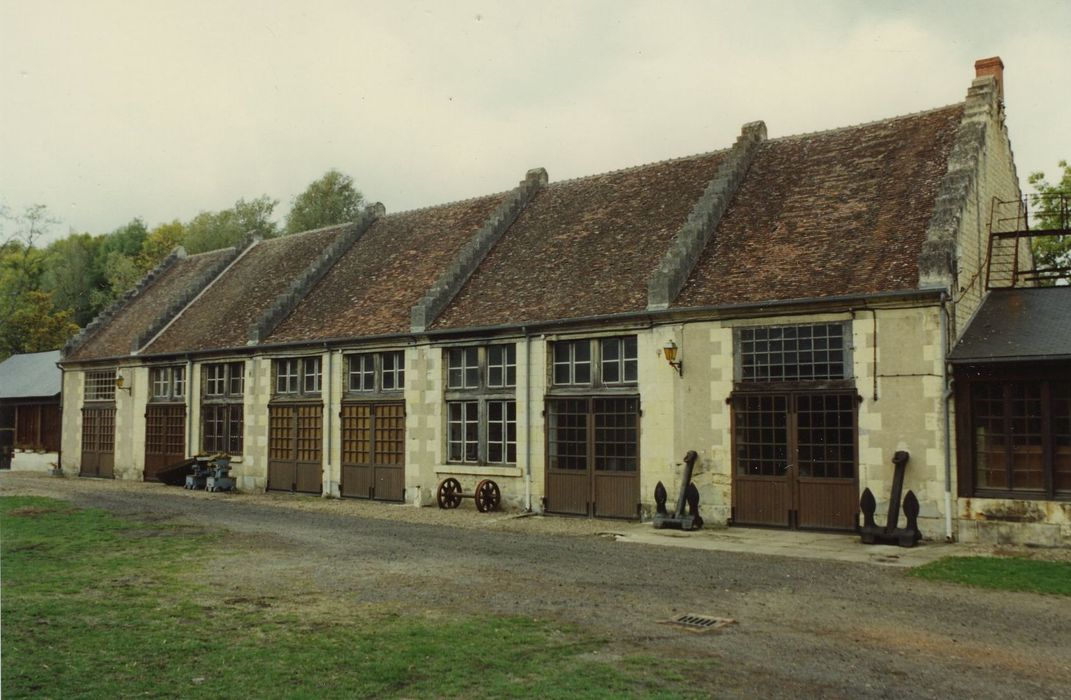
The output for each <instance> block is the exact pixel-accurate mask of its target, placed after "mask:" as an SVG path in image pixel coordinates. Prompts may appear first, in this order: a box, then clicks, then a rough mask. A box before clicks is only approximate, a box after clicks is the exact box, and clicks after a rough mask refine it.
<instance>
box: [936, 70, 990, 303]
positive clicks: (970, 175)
mask: <svg viewBox="0 0 1071 700" xmlns="http://www.w3.org/2000/svg"><path fill="white" fill-rule="evenodd" d="M997 87H998V86H997V80H996V78H994V77H992V76H985V77H982V78H976V79H975V80H974V81H973V82H972V83H971V87H970V89H968V90H967V100H966V102H965V103H964V110H963V118H962V119H961V120H960V125H959V129H958V130H957V133H956V141H955V143H954V144H953V146H952V152H951V154H949V157H948V170H947V172H946V173H945V175H944V177H943V178H942V179H941V184H940V186H939V188H938V190H937V197H936V199H935V201H934V207H933V215H932V216H931V218H930V223H929V225H928V226H927V227H926V239H925V240H924V241H923V244H922V251H921V253H920V254H919V261H918V266H919V288H929V287H935V288H936V287H944V288H946V289H951V287H952V283H953V279H954V277H955V274H956V234H957V233H958V231H959V225H960V221H961V220H962V218H963V215H964V213H965V212H966V209H967V205H968V203H969V202H970V195H971V192H972V191H974V189H975V187H976V185H977V180H978V175H979V166H980V162H981V159H982V155H983V153H984V151H985V142H986V130H987V129H988V127H989V122H990V120H991V119H993V118H994V117H995V116H996V115H997V114H998V113H999V111H1000V109H1001V105H1000V99H999V96H998V90H997Z"/></svg>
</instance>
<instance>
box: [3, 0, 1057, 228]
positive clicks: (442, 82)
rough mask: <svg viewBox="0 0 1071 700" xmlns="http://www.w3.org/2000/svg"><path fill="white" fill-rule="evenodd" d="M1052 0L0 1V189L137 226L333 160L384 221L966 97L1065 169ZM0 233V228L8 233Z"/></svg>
mask: <svg viewBox="0 0 1071 700" xmlns="http://www.w3.org/2000/svg"><path fill="white" fill-rule="evenodd" d="M1069 36H1071V2H1067V1H1066V0H1053V1H1051V2H1043V1H1037V0H1035V1H1032V2H1007V0H1001V1H999V2H978V1H974V2H963V3H955V2H893V1H891V0H883V1H882V2H880V3H879V2H865V3H863V2H816V1H814V0H807V1H806V2H789V1H788V0H785V1H784V2H768V3H752V2H740V1H739V0H737V1H734V2H670V1H666V0H663V1H660V2H654V1H648V2H624V1H623V0H610V1H607V2H581V1H577V2H564V3H559V2H553V1H549V0H540V1H538V2H457V1H454V0H450V1H440V2H427V3H417V2H401V1H393V2H355V1H348V2H347V1H341V0H339V1H335V0H322V1H313V2H296V1H295V2H272V1H270V0H254V1H244V0H238V1H230V2H219V1H216V0H212V1H209V2H198V1H191V0H182V1H179V0H173V1H170V2H153V1H146V0H138V1H137V2H135V1H133V0H129V1H123V2H107V1H104V0H78V1H75V2H50V1H47V0H29V1H23V0H0V203H2V204H3V205H5V206H6V207H8V209H9V210H10V211H11V212H14V213H17V212H19V211H22V210H23V208H24V207H26V206H27V205H30V204H36V203H40V204H45V205H47V206H48V207H49V209H50V210H51V211H52V212H53V214H54V215H55V216H57V217H58V218H60V219H61V220H62V222H63V223H62V224H61V225H60V226H58V227H57V229H56V234H57V235H65V234H66V233H67V232H68V231H69V230H76V231H89V232H92V233H104V232H107V231H111V230H113V229H115V228H116V227H118V226H121V225H123V224H124V223H126V222H128V221H129V220H130V219H131V218H133V217H135V216H140V217H142V218H143V219H144V220H145V221H146V223H147V224H148V225H149V226H150V227H151V226H155V225H157V224H159V223H163V222H166V221H170V220H172V219H175V218H178V219H181V220H184V221H185V220H188V219H190V218H191V217H192V216H194V215H195V214H197V213H198V212H199V211H201V210H218V209H224V208H227V207H230V206H231V205H233V204H234V202H235V201H236V200H237V199H238V198H240V197H245V198H253V197H257V196H260V195H262V194H268V195H270V196H271V197H273V198H276V199H278V200H280V204H279V206H278V207H277V209H276V213H277V214H278V217H279V219H280V220H282V218H283V217H284V216H285V214H286V212H287V210H288V209H289V204H290V201H291V199H292V198H293V197H294V196H295V195H296V194H298V193H299V192H301V191H302V190H304V189H305V187H306V186H307V185H308V184H309V183H310V182H312V181H313V180H315V179H317V178H318V177H320V176H321V175H322V174H323V173H324V172H325V171H326V170H327V169H329V168H338V169H339V170H341V171H343V172H345V173H347V174H349V175H351V176H352V177H353V178H354V180H355V182H356V184H357V186H358V188H359V189H361V191H362V192H363V193H364V194H365V196H366V198H368V199H369V200H371V201H381V202H383V203H384V204H385V205H386V207H387V211H388V212H396V211H401V210H405V209H411V208H416V207H423V206H428V205H432V204H439V203H443V202H448V201H453V200H457V199H463V198H467V197H472V196H475V195H480V194H485V193H490V192H498V191H502V190H505V189H508V188H510V187H513V186H514V185H515V184H516V182H518V181H519V180H520V179H521V178H522V177H523V176H524V173H525V171H526V170H527V169H529V168H532V167H537V166H542V167H545V168H546V169H547V171H548V173H549V174H550V178H551V180H552V181H554V180H561V179H566V178H570V177H577V176H580V175H588V174H593V173H598V172H603V171H606V170H613V169H617V168H621V167H627V166H630V165H637V164H640V163H645V162H650V161H655V160H662V159H666V158H673V157H678V156H684V155H688V154H692V153H699V152H705V151H710V150H715V149H719V148H724V147H727V146H729V145H731V144H732V142H733V140H734V139H735V138H736V136H737V134H738V133H739V131H740V126H741V125H742V124H743V123H745V122H748V121H751V120H755V119H762V120H764V121H765V122H766V125H767V127H768V129H769V134H770V136H771V137H777V136H784V135H790V134H796V133H801V132H807V131H815V130H823V129H830V128H835V127H840V126H847V125H850V124H855V123H859V122H865V121H870V120H874V119H880V118H884V117H890V116H894V115H898V114H905V113H909V112H915V111H919V110H924V109H929V108H932V107H938V106H942V105H946V104H950V103H953V102H958V101H960V100H962V99H963V97H964V95H965V94H966V91H967V88H968V87H969V85H970V81H971V79H972V78H973V77H974V67H973V66H974V61H975V59H978V58H984V57H987V56H993V55H999V56H1001V57H1002V58H1003V60H1004V64H1005V77H1006V88H1005V97H1006V102H1007V113H1008V128H1009V130H1010V133H1011V139H1012V146H1013V148H1014V149H1015V158H1016V163H1017V166H1018V172H1019V178H1020V181H1021V182H1022V184H1023V186H1024V187H1025V186H1026V177H1027V175H1028V174H1029V173H1030V172H1032V171H1035V170H1044V171H1045V172H1046V173H1048V174H1049V176H1050V179H1055V175H1056V162H1057V161H1058V160H1059V159H1061V158H1068V159H1071V89H1068V82H1069V81H1071V77H1069V75H1071V73H1069V68H1071V41H1069V40H1068V37H1069ZM8 227H10V224H8Z"/></svg>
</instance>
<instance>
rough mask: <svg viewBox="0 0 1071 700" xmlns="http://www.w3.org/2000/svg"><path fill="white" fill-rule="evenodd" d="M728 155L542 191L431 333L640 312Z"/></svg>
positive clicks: (597, 177) (712, 155)
mask: <svg viewBox="0 0 1071 700" xmlns="http://www.w3.org/2000/svg"><path fill="white" fill-rule="evenodd" d="M725 153H726V152H725V151H719V152H716V153H707V154H703V155H697V156H691V157H688V158H681V159H677V160H672V161H664V162H660V163H653V164H650V165H644V166H639V167H635V168H629V169H627V170H619V171H615V172H611V173H605V174H602V175H593V176H590V177H585V178H579V179H576V180H566V181H563V182H556V183H551V184H549V185H547V186H545V187H544V188H543V189H541V190H540V191H539V192H538V193H537V194H536V195H535V196H534V197H533V198H532V200H531V202H530V203H529V204H528V206H527V207H526V208H525V209H524V210H523V211H522V212H521V214H520V216H518V217H517V220H516V222H514V224H513V226H511V227H510V229H509V230H508V231H506V233H505V234H504V235H503V236H502V239H501V240H500V241H499V242H498V244H497V245H496V246H495V247H494V248H493V249H492V250H491V252H490V253H489V254H488V255H487V257H486V258H485V259H484V261H483V262H482V263H481V264H480V266H479V267H478V268H477V270H476V272H475V273H474V274H473V275H472V277H471V278H470V279H469V281H468V283H467V284H466V285H465V286H464V287H463V288H462V290H461V292H460V293H459V294H458V295H457V297H455V298H454V301H453V303H451V304H450V305H449V306H448V307H447V308H446V309H445V311H444V312H443V313H442V315H441V316H440V317H439V319H438V320H437V321H436V322H435V323H434V324H433V326H432V328H464V327H480V326H494V325H500V324H520V323H525V322H532V321H544V320H552V319H568V318H577V317H584V316H595V315H601V314H610V313H617V312H625V311H641V310H643V309H644V308H646V305H647V280H648V278H649V277H650V275H651V273H652V271H653V270H654V269H655V268H656V267H657V266H658V263H659V261H660V260H661V258H662V256H663V255H664V253H665V251H666V249H667V246H668V245H669V242H670V240H671V239H672V237H673V235H674V234H675V233H676V232H677V230H678V229H679V228H680V227H681V225H682V224H683V223H684V221H685V220H686V219H687V217H688V215H689V213H690V212H691V211H692V208H693V207H694V205H695V202H696V200H697V199H698V198H699V196H700V195H701V194H702V193H703V190H704V188H706V186H707V184H708V183H709V182H710V180H711V179H712V178H713V177H714V174H715V172H716V171H717V168H718V165H719V163H720V162H721V160H722V159H723V158H724V157H725Z"/></svg>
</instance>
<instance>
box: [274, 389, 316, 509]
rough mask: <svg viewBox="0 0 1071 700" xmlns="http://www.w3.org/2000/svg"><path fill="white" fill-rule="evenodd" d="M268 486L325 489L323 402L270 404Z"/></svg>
mask: <svg viewBox="0 0 1071 700" xmlns="http://www.w3.org/2000/svg"><path fill="white" fill-rule="evenodd" d="M268 490H269V491H295V492H298V493H316V494H319V493H323V405H322V404H320V403H286V404H271V405H269V406H268Z"/></svg>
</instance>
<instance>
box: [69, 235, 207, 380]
mask: <svg viewBox="0 0 1071 700" xmlns="http://www.w3.org/2000/svg"><path fill="white" fill-rule="evenodd" d="M185 257H186V249H185V248H183V247H182V246H176V247H175V248H173V249H172V250H171V252H170V253H168V254H167V255H166V256H165V257H164V259H163V260H161V261H160V262H159V263H158V264H157V265H156V267H154V268H153V269H151V270H149V271H148V272H147V273H145V276H144V277H142V278H141V279H140V280H139V281H138V283H137V284H136V285H134V287H133V288H132V289H129V290H127V291H126V292H125V293H124V294H123V295H122V296H120V297H119V298H118V299H116V300H115V301H113V302H112V303H111V304H109V305H108V306H107V307H105V308H104V309H103V310H102V311H101V312H100V313H98V314H97V315H96V317H95V318H94V319H93V320H92V321H90V322H89V323H87V324H86V327H85V328H83V329H82V330H80V331H78V333H77V334H76V335H75V336H74V337H73V338H71V339H70V340H68V341H67V342H66V344H64V346H63V350H62V351H61V352H60V357H61V358H62V359H66V358H67V357H69V356H70V355H71V354H73V353H74V352H75V351H76V350H78V349H79V348H81V347H83V346H84V345H85V344H86V343H87V342H89V340H90V338H92V337H93V336H94V335H96V334H97V332H98V331H100V330H101V329H102V328H104V327H105V326H106V325H108V323H109V322H110V321H111V320H112V319H114V318H115V316H116V315H117V314H118V313H119V312H120V311H122V310H123V309H124V308H126V307H127V305H128V304H129V303H130V302H131V301H132V300H133V299H134V298H135V297H137V296H140V295H141V294H143V293H144V292H145V290H146V289H148V288H149V287H151V286H152V285H153V284H154V283H155V282H156V280H158V279H159V278H160V276H161V275H162V274H164V273H165V272H167V271H168V270H170V269H171V268H172V267H174V265H175V263H177V262H178V261H179V260H181V259H182V258H185Z"/></svg>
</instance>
